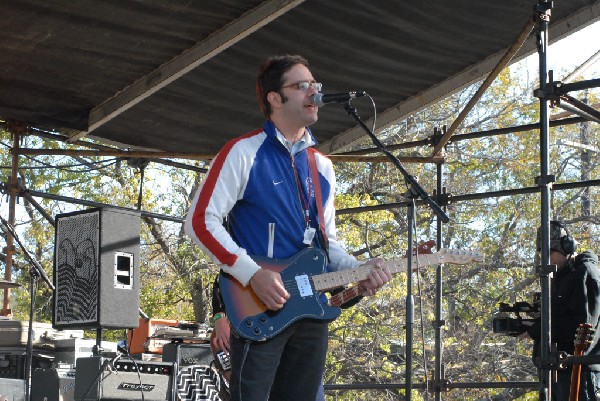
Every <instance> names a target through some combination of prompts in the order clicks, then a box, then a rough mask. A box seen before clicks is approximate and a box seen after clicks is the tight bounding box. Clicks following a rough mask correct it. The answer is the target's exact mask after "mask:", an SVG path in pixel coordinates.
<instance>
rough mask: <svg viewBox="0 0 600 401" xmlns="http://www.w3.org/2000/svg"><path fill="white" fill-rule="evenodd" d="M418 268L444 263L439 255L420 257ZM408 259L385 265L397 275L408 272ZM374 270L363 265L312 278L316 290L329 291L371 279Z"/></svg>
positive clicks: (415, 262) (414, 263) (414, 259)
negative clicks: (370, 275) (370, 274)
mask: <svg viewBox="0 0 600 401" xmlns="http://www.w3.org/2000/svg"><path fill="white" fill-rule="evenodd" d="M418 262H419V264H418V267H423V266H430V265H433V264H439V263H443V262H441V261H440V258H439V256H438V255H437V254H427V255H419V257H418ZM407 264H408V262H407V259H400V260H392V261H389V262H386V263H385V266H386V267H387V268H388V269H389V271H390V273H392V274H397V273H401V272H406V267H407ZM416 268H417V258H416V257H415V258H413V270H415V269H416ZM371 270H373V267H372V266H369V265H362V266H360V267H356V268H354V269H346V270H341V271H337V272H330V273H323V274H317V275H314V276H312V280H313V284H314V286H315V289H316V290H318V291H323V290H329V289H332V288H335V287H340V286H343V285H347V284H350V283H356V282H357V281H362V280H365V279H366V278H368V277H369V273H370V272H371Z"/></svg>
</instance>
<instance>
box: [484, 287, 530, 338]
mask: <svg viewBox="0 0 600 401" xmlns="http://www.w3.org/2000/svg"><path fill="white" fill-rule="evenodd" d="M540 304H541V294H540V293H539V292H536V293H535V294H534V295H533V303H531V304H530V303H529V302H525V301H521V302H515V303H514V304H512V305H509V304H507V303H504V302H500V306H499V307H498V315H497V316H496V317H494V319H493V320H492V329H493V331H494V333H497V334H502V335H505V336H513V337H516V336H518V335H520V334H523V333H525V331H526V330H527V328H528V327H529V326H531V325H532V324H533V323H534V322H535V321H536V320H538V319H539V312H540ZM511 314H514V316H515V317H512V316H511ZM521 314H525V315H528V316H529V318H523V316H521Z"/></svg>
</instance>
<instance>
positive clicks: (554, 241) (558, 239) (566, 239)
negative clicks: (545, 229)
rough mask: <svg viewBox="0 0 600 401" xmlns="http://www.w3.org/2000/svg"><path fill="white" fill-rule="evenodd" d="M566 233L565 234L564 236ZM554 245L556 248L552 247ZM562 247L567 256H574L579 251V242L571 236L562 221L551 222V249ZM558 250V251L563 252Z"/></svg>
mask: <svg viewBox="0 0 600 401" xmlns="http://www.w3.org/2000/svg"><path fill="white" fill-rule="evenodd" d="M563 231H564V234H563ZM552 245H554V246H552ZM556 245H560V248H561V249H562V252H563V253H564V254H565V255H572V254H574V253H575V251H576V250H577V241H575V239H574V238H573V237H572V236H571V233H570V232H569V229H568V228H567V227H566V226H565V225H564V224H563V223H561V222H560V221H557V220H551V221H550V248H551V249H555V248H557V247H556ZM561 249H557V250H561Z"/></svg>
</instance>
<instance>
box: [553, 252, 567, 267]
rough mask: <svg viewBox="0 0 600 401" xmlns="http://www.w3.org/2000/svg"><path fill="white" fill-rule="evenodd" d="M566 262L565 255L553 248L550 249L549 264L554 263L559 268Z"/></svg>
mask: <svg viewBox="0 0 600 401" xmlns="http://www.w3.org/2000/svg"><path fill="white" fill-rule="evenodd" d="M565 263H567V256H566V255H563V254H562V253H561V252H559V251H556V250H554V249H551V250H550V264H551V265H556V266H558V268H559V269H560V268H561V267H563V266H564V265H565Z"/></svg>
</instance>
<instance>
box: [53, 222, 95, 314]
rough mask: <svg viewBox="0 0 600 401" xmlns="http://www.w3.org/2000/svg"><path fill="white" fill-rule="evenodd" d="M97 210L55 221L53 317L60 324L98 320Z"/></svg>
mask: <svg viewBox="0 0 600 401" xmlns="http://www.w3.org/2000/svg"><path fill="white" fill-rule="evenodd" d="M99 230H100V211H96V212H90V213H82V214H75V215H72V216H66V217H63V218H61V219H58V220H57V221H56V244H55V245H56V252H55V257H56V261H55V266H56V275H57V277H55V283H56V291H55V297H56V303H55V312H56V315H55V318H56V321H57V322H61V323H64V324H74V325H76V324H84V325H85V324H88V323H94V322H96V321H97V320H98V267H97V266H98V254H99V241H100V239H99V238H100V235H99Z"/></svg>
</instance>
